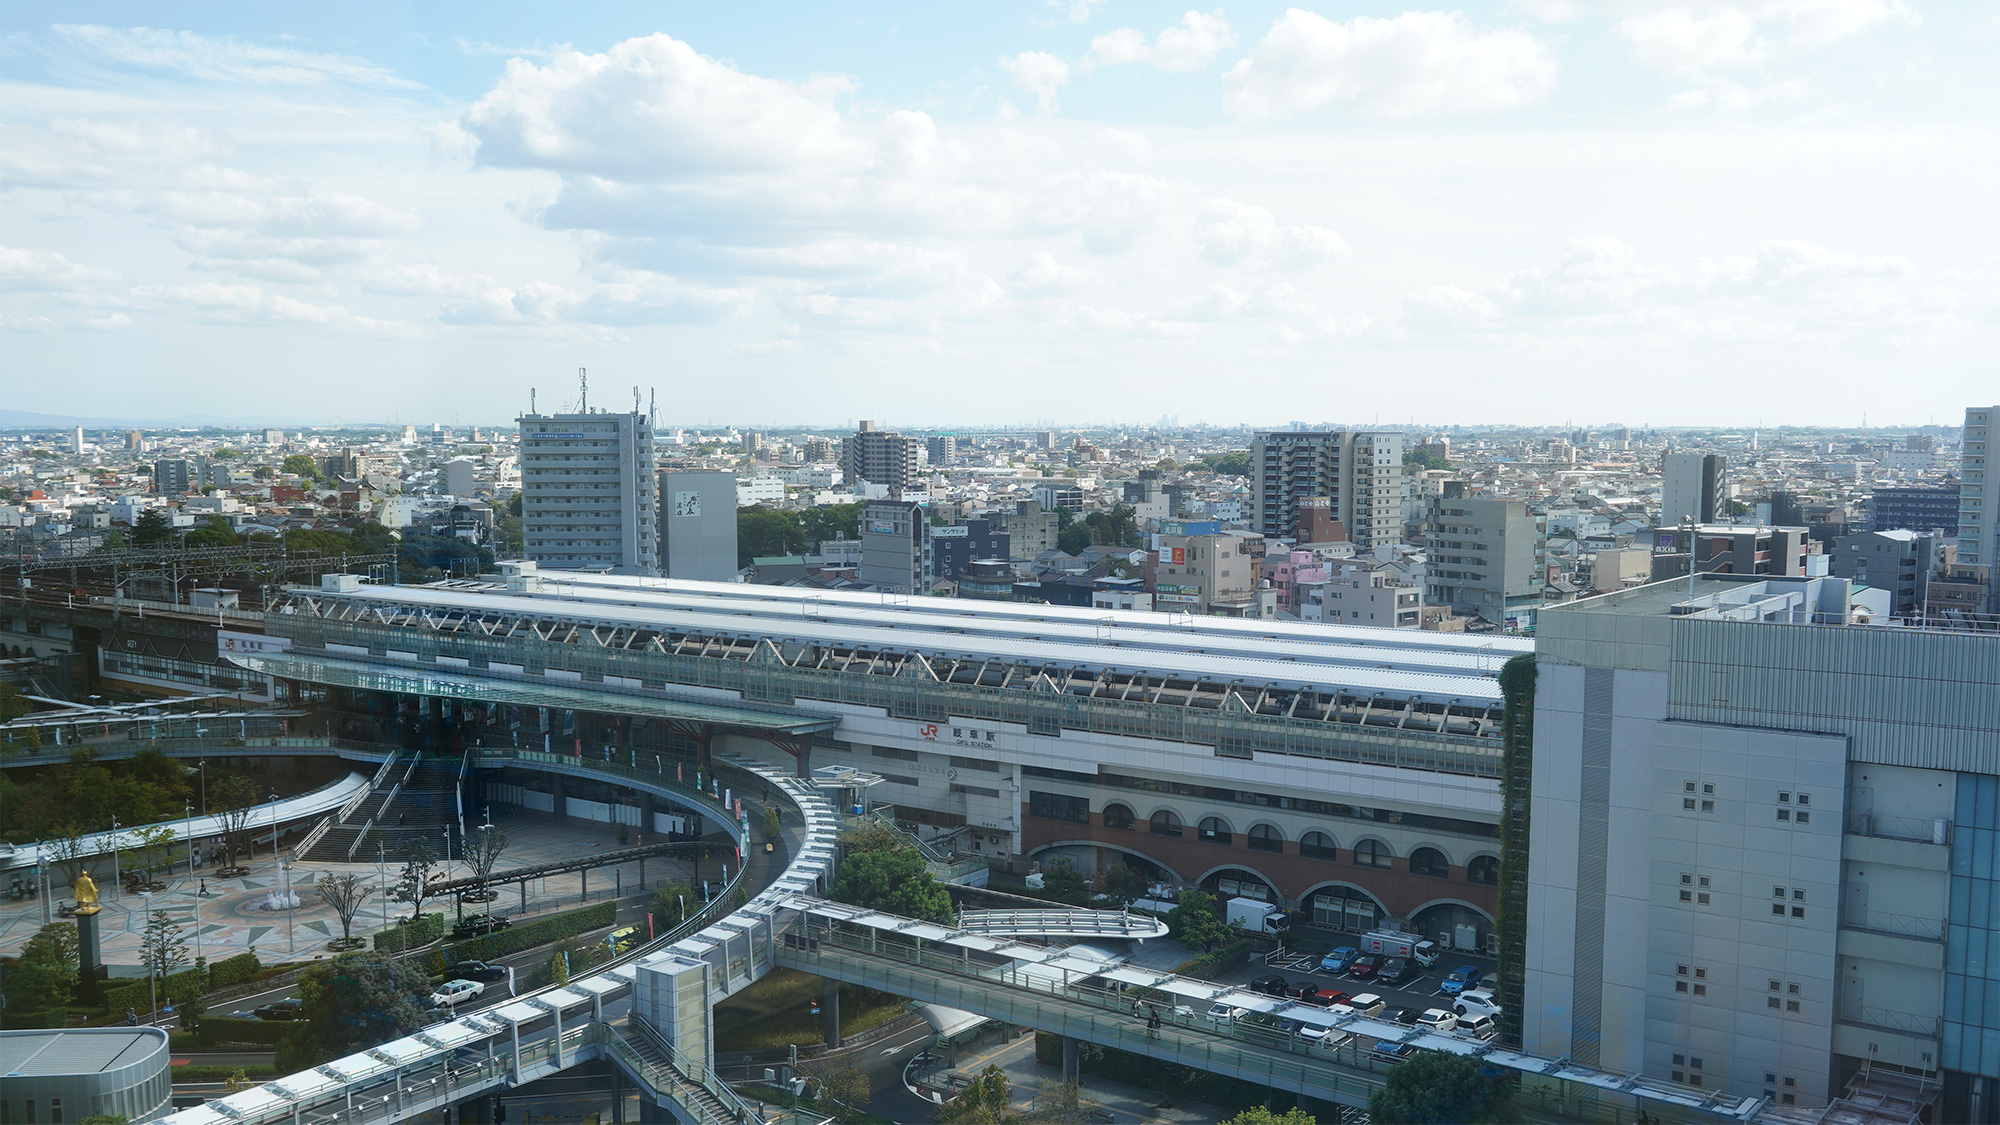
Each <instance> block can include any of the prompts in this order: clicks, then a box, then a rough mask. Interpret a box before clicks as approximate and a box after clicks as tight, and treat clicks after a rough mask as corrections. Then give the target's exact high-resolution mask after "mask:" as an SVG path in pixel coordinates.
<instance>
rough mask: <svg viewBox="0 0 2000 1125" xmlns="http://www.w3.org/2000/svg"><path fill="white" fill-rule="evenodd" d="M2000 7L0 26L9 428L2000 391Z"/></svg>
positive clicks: (1848, 415) (518, 17) (1233, 419)
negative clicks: (55, 417) (636, 411)
mask: <svg viewBox="0 0 2000 1125" xmlns="http://www.w3.org/2000/svg"><path fill="white" fill-rule="evenodd" d="M1995 58H2000V6H1995V5H1992V4H1990V3H1972V2H1966V3H1933V2H1926V0H1729V2H1705V0H1510V2H1499V3H1492V4H1483V5H1482V4H1468V5H1465V6H1463V7H1457V8H1449V9H1447V8H1430V7H1408V6H1403V5H1397V4H1373V3H1339V4H1335V3H1319V4H1316V5H1312V6H1307V7H1286V6H1284V5H1281V4H1280V5H1273V4H1232V5H1229V6H1226V7H1216V8H1197V9H1189V8H1187V7H1184V6H1182V5H1169V4H1156V3H1117V2H1111V0H1104V2H1095V0H1022V2H1019V3H982V4H970V3H966V4H959V3H953V4H937V3H909V4H906V3H889V2H877V3H861V4H855V3H841V2H833V0H820V2H814V3H802V4H793V3H777V2H766V3H709V4H687V5H669V4H636V3H633V4H626V3H621V4H601V5H599V4H585V3H569V4H533V5H522V4H516V5H510V4H499V3H480V4H461V3H452V4H398V3H368V4H340V3H323V4H240V3H230V4H187V3H172V2H164V3H146V4H92V3H61V4H37V3H29V2H22V0H14V2H12V3H8V4H6V5H0V409H11V410H19V411H35V412H42V413H49V414H65V415H92V416H101V415H126V416H137V415H145V416H158V417H174V416H182V415H193V414H205V415H214V416H221V417H239V418H244V419H258V418H288V419H295V420H300V421H305V422H313V423H322V424H323V423H330V422H337V421H342V420H361V419H367V420H371V421H374V420H387V421H402V422H413V423H429V422H443V423H446V424H452V423H460V424H474V423H484V424H494V423H500V422H504V421H508V420H510V419H512V418H513V417H515V416H516V415H518V414H519V413H522V412H524V411H525V410H527V409H528V407H529V403H530V393H531V390H532V391H533V393H534V395H535V399H534V401H535V403H536V404H537V405H538V406H539V407H540V408H541V409H543V410H545V411H546V410H550V409H570V408H574V406H575V405H576V403H577V402H578V398H579V383H578V378H577V372H578V369H580V368H582V369H587V370H588V372H589V378H590V387H591V403H592V405H593V406H600V407H606V408H619V409H623V408H627V407H629V405H630V403H631V401H632V399H631V397H630V396H631V394H632V388H634V387H638V388H641V391H642V393H644V394H646V395H648V396H657V401H658V407H659V412H660V416H661V420H662V422H663V423H664V424H670V425H679V426H703V425H710V424H734V425H742V426H757V425H769V426H777V425H787V424H810V425H828V426H834V425H842V424H845V423H846V422H848V421H850V420H854V419H860V418H870V419H874V420H876V421H877V424H878V425H882V426H894V425H903V426H908V427H922V426H948V425H965V426H972V425H1015V424H1035V423H1058V424H1060V423H1081V422H1087V421H1117V422H1130V423H1150V422H1154V421H1157V420H1160V419H1162V418H1168V417H1172V418H1177V419H1178V420H1179V421H1180V422H1182V423H1195V422H1209V423H1214V424H1221V425H1236V424H1250V425H1280V424H1284V423H1286V422H1288V421H1292V420H1304V421H1327V422H1334V423H1341V424H1378V423H1379V424H1383V425H1388V424H1398V425H1408V424H1415V425H1419V426H1421V425H1424V424H1479V423H1486V422H1491V423H1505V424H1537V423H1546V424H1559V423H1564V422H1571V423H1575V424H1579V425H1605V424H1618V423H1623V424H1629V425H1696V424H1721V425H1750V424H1757V423H1764V424H1768V425H1778V424H1799V425H1860V424H1863V423H1864V422H1866V423H1869V424H1874V425H1892V424H1899V423H1900V424H1912V425H1914V424H1924V423H1928V422H1951V421H1955V420H1957V419H1959V418H1962V416H1963V410H1964V408H1965V407H1966V406H1968V405H1975V404H1978V405H1984V404H1989V403H1992V402H1995V401H2000V363H1997V362H1996V358H1995V357H1996V354H2000V348H1996V344H2000V240H1997V239H1996V234H2000V221H1996V218H1995V209H1994V198H1995V184H1996V181H2000V176H1996V172H2000V143H1996V141H2000V136H1996V133H2000V129H1996V110H2000V67H1995V66H1994V65H1993V64H1992V60H1993V59H1995Z"/></svg>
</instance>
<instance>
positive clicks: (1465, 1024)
mask: <svg viewBox="0 0 2000 1125" xmlns="http://www.w3.org/2000/svg"><path fill="white" fill-rule="evenodd" d="M1457 1031H1458V1033H1459V1034H1460V1035H1463V1036H1466V1037H1468V1038H1471V1039H1491V1038H1493V1037H1494V1036H1495V1035H1498V1034H1500V1024H1499V1023H1498V1022H1497V1021H1495V1020H1494V1018H1493V1017H1492V1016H1460V1017H1458V1028H1457Z"/></svg>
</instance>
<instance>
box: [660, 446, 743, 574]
mask: <svg viewBox="0 0 2000 1125" xmlns="http://www.w3.org/2000/svg"><path fill="white" fill-rule="evenodd" d="M660 573H662V574H664V575H666V576H667V577H668V578H685V579H691V580H693V581H697V582H733V581H735V580H736V474H735V473H722V472H708V473H704V472H680V471H674V472H663V473H661V474H660Z"/></svg>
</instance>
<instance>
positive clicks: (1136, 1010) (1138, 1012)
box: [1132, 1000, 1146, 1019]
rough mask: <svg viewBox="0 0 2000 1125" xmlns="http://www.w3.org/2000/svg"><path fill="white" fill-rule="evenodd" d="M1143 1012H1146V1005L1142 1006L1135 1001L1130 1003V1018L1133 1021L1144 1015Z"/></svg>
mask: <svg viewBox="0 0 2000 1125" xmlns="http://www.w3.org/2000/svg"><path fill="white" fill-rule="evenodd" d="M1145 1012H1146V1005H1144V1004H1142V1003H1140V1002H1139V1001H1137V1000H1134V1001H1132V1018H1133V1019H1138V1018H1139V1017H1140V1016H1142V1015H1144V1014H1145Z"/></svg>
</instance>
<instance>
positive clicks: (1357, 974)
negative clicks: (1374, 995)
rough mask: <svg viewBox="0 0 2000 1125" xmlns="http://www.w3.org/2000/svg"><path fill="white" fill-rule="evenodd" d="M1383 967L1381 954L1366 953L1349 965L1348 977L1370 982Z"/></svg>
mask: <svg viewBox="0 0 2000 1125" xmlns="http://www.w3.org/2000/svg"><path fill="white" fill-rule="evenodd" d="M1381 967H1382V955H1381V954H1380V953H1364V954H1362V955H1361V956H1359V957H1356V958H1355V959H1354V960H1353V961H1352V962H1350V963H1349V964H1348V966H1347V975H1348V976H1351V977H1353V978H1354V979H1356V980H1369V979H1371V978H1373V977H1374V975H1375V973H1376V970H1378V969H1380V968H1381Z"/></svg>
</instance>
